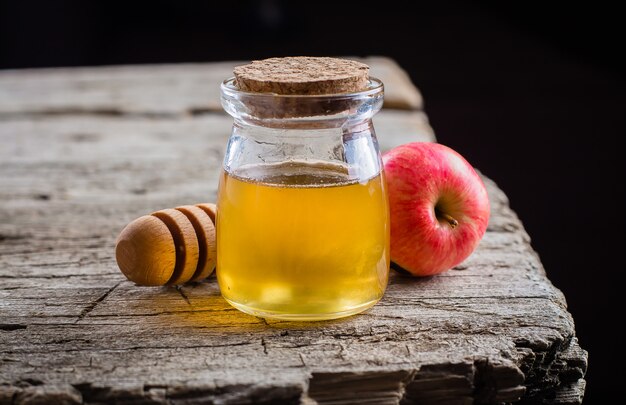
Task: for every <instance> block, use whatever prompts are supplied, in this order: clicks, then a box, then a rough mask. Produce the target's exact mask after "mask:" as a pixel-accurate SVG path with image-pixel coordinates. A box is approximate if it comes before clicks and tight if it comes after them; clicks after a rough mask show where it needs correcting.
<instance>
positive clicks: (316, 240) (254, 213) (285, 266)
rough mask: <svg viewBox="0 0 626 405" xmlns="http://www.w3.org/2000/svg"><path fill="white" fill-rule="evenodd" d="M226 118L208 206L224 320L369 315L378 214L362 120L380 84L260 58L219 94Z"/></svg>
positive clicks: (380, 236) (383, 266)
mask: <svg viewBox="0 0 626 405" xmlns="http://www.w3.org/2000/svg"><path fill="white" fill-rule="evenodd" d="M221 96H222V105H223V106H224V109H225V110H226V111H227V112H228V113H229V114H230V115H231V116H232V117H233V118H234V124H233V127H232V134H231V137H230V139H229V142H228V146H227V150H226V154H225V157H224V162H223V171H222V175H221V179H220V184H219V191H218V201H217V212H218V213H217V219H216V223H217V257H218V259H217V278H218V282H219V285H220V289H221V292H222V295H223V297H224V298H225V299H226V300H227V301H228V302H229V303H230V304H231V305H232V306H233V307H235V308H237V309H239V310H241V311H243V312H246V313H249V314H252V315H255V316H260V317H265V318H278V319H286V320H325V319H334V318H340V317H344V316H348V315H352V314H355V313H358V312H361V311H364V310H365V309H367V308H370V307H371V306H373V305H374V304H375V303H377V302H378V301H379V300H380V299H381V297H382V296H383V293H384V292H385V288H386V286H387V280H388V275H389V207H388V199H387V194H386V187H385V179H384V175H383V171H382V168H383V165H382V161H381V157H380V152H379V147H378V143H377V140H376V135H375V132H374V127H373V125H372V116H373V115H374V114H375V113H376V112H377V111H379V110H380V108H381V106H382V103H383V84H382V83H381V82H380V81H379V80H377V79H375V78H373V77H370V76H369V71H368V67H367V66H366V65H364V64H362V63H359V62H355V61H348V60H343V59H334V58H308V57H291V58H272V59H266V60H263V61H256V62H253V63H251V64H249V65H244V66H240V67H237V68H235V77H233V78H231V79H228V80H225V81H224V82H223V83H222V85H221Z"/></svg>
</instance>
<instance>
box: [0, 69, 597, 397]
mask: <svg viewBox="0 0 626 405" xmlns="http://www.w3.org/2000/svg"><path fill="white" fill-rule="evenodd" d="M365 61H366V63H369V64H370V65H371V66H372V72H373V75H375V76H378V77H380V78H381V79H382V80H383V81H384V82H385V85H386V99H385V108H384V109H383V110H382V111H381V112H380V113H379V114H378V115H377V116H376V117H375V120H374V124H375V126H376V129H377V133H378V137H379V140H380V142H381V145H382V147H383V149H388V148H390V147H393V146H395V145H398V144H401V143H405V142H410V141H413V140H421V141H432V140H434V135H433V132H432V130H431V128H430V126H429V125H428V121H427V119H426V116H425V115H424V113H423V112H422V111H421V109H422V99H421V96H420V94H419V92H418V91H417V89H415V87H414V86H413V85H412V84H411V82H410V80H409V78H408V76H407V75H406V73H405V72H403V71H402V70H401V69H400V68H399V67H398V66H397V65H396V64H395V63H394V62H393V61H391V60H389V59H385V58H377V57H373V58H366V60H365ZM233 64H234V63H233V62H224V63H216V64H196V65H162V66H134V67H106V68H80V69H58V70H54V69H48V70H30V71H4V72H0V404H4V403H7V404H11V403H15V404H25V403H67V404H80V403H85V404H87V403H112V402H115V403H133V404H139V403H142V404H143V403H146V404H147V403H173V404H191V403H194V404H196V403H215V404H231V403H302V404H314V403H319V404H350V403H355V404H365V403H372V404H395V403H398V402H402V403H420V404H431V403H432V404H472V403H503V402H504V403H506V402H515V401H518V400H520V399H521V402H522V403H555V404H577V403H580V402H581V400H582V395H583V393H584V387H585V381H584V374H585V370H586V365H587V354H586V352H585V351H583V350H581V348H580V347H579V346H578V343H577V340H576V334H575V329H574V322H573V320H572V317H571V316H570V314H569V313H568V312H567V307H566V303H565V298H564V297H563V295H562V294H561V292H560V291H559V290H557V289H556V288H555V287H554V286H553V285H552V284H551V283H550V281H549V280H548V279H547V278H546V275H545V272H544V269H543V267H542V265H541V262H540V260H539V258H538V256H537V254H536V253H535V252H534V251H533V249H532V248H531V246H530V244H529V237H528V235H527V234H526V232H525V231H524V228H523V226H522V224H521V223H520V221H519V220H518V218H517V216H516V215H515V213H514V212H513V211H511V209H510V208H509V205H508V201H507V198H506V196H505V195H504V193H503V192H502V191H501V190H499V189H498V188H497V186H496V185H495V184H494V183H493V182H491V181H490V180H488V179H486V180H485V181H486V184H487V188H488V190H489V195H490V199H491V203H492V213H491V219H490V224H489V228H488V231H487V234H486V235H485V237H484V239H483V241H482V242H481V244H480V246H479V247H478V249H477V250H476V252H475V253H474V254H473V255H472V256H471V257H470V258H469V259H468V260H466V262H465V263H463V264H462V265H460V266H458V267H456V268H455V269H453V270H451V271H449V272H447V273H444V274H442V275H440V276H436V277H430V278H422V279H413V278H406V277H403V276H399V275H397V274H395V273H393V272H392V276H391V279H390V284H389V288H388V290H387V292H386V294H385V297H384V298H383V300H382V301H381V302H380V303H379V304H378V305H376V306H375V307H374V308H372V309H370V310H368V311H366V312H365V313H363V314H359V315H356V316H353V317H350V318H347V319H342V320H336V321H327V322H317V323H296V322H284V321H270V320H267V321H266V320H263V319H260V318H256V317H253V316H249V315H246V314H243V313H241V312H239V311H237V310H235V309H233V308H231V307H229V306H228V304H227V303H226V302H225V301H224V300H223V299H222V298H221V296H220V294H219V288H218V285H217V283H216V281H215V278H214V277H212V278H211V279H209V280H208V281H206V282H203V283H199V284H193V285H186V286H183V287H181V288H173V287H172V288H149V287H138V286H135V285H134V284H133V283H131V282H129V281H126V279H125V278H124V277H123V276H122V274H121V273H120V272H119V271H118V269H117V266H116V264H115V259H114V244H115V238H116V236H117V234H118V233H119V231H120V230H121V229H122V228H123V227H124V225H125V224H126V223H127V222H129V221H130V220H132V219H134V218H136V217H138V216H141V215H143V214H146V213H149V212H152V211H154V210H157V209H161V208H167V207H174V206H177V205H183V204H190V203H196V202H204V201H211V200H215V194H216V186H217V177H218V174H219V170H220V167H221V160H222V155H223V151H224V148H225V143H226V140H227V138H228V136H229V131H230V126H231V123H232V120H231V118H230V117H229V116H227V115H226V114H225V113H224V112H223V111H222V110H221V107H220V104H219V83H220V82H221V80H223V79H224V78H226V77H228V76H230V75H231V72H232V66H233Z"/></svg>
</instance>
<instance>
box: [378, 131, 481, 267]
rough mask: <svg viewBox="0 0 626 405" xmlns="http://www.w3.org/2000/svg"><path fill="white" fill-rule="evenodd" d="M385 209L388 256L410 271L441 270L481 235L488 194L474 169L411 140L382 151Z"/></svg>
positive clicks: (455, 155)
mask: <svg viewBox="0 0 626 405" xmlns="http://www.w3.org/2000/svg"><path fill="white" fill-rule="evenodd" d="M383 162H384V164H385V178H386V179H387V185H388V188H389V205H390V211H391V261H392V262H393V263H395V264H396V265H397V266H399V267H401V268H402V269H404V270H406V271H408V272H409V273H411V274H413V275H415V276H429V275H433V274H437V273H441V272H443V271H446V270H448V269H450V268H452V267H454V266H456V265H457V264H459V263H461V262H462V261H463V260H465V258H467V257H468V256H469V255H470V254H471V253H472V252H473V251H474V249H475V248H476V246H477V245H478V242H480V239H481V238H482V236H483V235H484V234H485V230H486V229H487V222H488V221H489V198H488V197H487V190H486V189H485V185H484V184H483V182H482V180H481V179H480V177H479V176H478V174H476V171H474V168H472V166H471V165H470V164H469V163H468V162H467V161H466V160H465V159H464V158H463V157H462V156H461V155H460V154H458V153H457V152H455V151H454V150H452V149H450V148H449V147H447V146H444V145H441V144H437V143H422V142H414V143H408V144H405V145H401V146H398V147H396V148H394V149H392V150H390V151H388V152H387V153H385V154H384V155H383Z"/></svg>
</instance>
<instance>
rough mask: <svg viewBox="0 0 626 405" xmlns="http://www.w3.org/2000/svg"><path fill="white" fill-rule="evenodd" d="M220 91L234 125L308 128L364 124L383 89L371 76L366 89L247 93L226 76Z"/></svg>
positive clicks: (377, 107)
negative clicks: (288, 93) (235, 123)
mask: <svg viewBox="0 0 626 405" xmlns="http://www.w3.org/2000/svg"><path fill="white" fill-rule="evenodd" d="M221 94H222V99H221V100H222V105H223V107H224V109H225V110H226V112H228V113H229V114H230V115H232V116H233V118H234V119H235V121H236V122H237V125H240V126H242V127H243V126H257V127H266V128H274V129H293V130H306V131H309V130H316V129H328V128H342V127H353V126H357V125H359V124H366V123H367V122H368V121H369V120H370V119H371V117H372V116H373V115H374V114H376V112H378V111H379V110H380V108H381V107H382V103H383V94H384V91H383V85H382V82H380V81H379V80H378V79H375V78H371V79H370V81H369V85H368V88H367V89H365V90H363V91H360V92H356V93H346V94H327V95H279V94H270V93H249V92H243V91H240V90H238V89H237V88H236V86H235V84H234V79H229V80H226V81H224V83H222V86H221Z"/></svg>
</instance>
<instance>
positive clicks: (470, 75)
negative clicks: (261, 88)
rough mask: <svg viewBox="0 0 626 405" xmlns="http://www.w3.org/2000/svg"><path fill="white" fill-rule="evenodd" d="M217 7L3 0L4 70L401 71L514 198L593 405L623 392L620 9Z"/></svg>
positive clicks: (441, 135)
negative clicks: (264, 65) (335, 66)
mask: <svg viewBox="0 0 626 405" xmlns="http://www.w3.org/2000/svg"><path fill="white" fill-rule="evenodd" d="M210 3H211V2H193V1H152V2H150V3H143V2H134V1H128V2H126V3H125V4H116V3H115V2H104V1H102V2H96V1H62V2H58V1H57V2H52V1H50V2H46V1H41V2H37V1H14V2H3V1H0V68H2V69H7V68H26V67H46V66H82V65H105V64H128V63H134V64H137V63H165V62H202V61H218V60H228V59H238V60H249V59H257V58H265V57H270V56H287V55H320V56H321V55H324V56H332V55H338V56H340V55H357V56H365V55H387V56H390V57H392V58H394V59H396V60H397V61H398V62H399V63H400V65H402V66H403V67H404V68H405V69H406V70H407V71H408V72H409V74H410V75H411V78H412V79H413V81H414V82H415V83H416V84H417V86H418V87H419V88H420V89H421V90H422V92H423V95H424V98H425V100H426V111H427V113H428V115H429V117H430V119H431V122H432V125H433V127H434V128H435V131H436V133H437V137H438V139H439V141H440V142H441V143H444V144H447V145H449V146H451V147H453V148H454V149H456V150H458V151H459V152H460V153H461V154H463V155H464V156H465V157H466V158H467V159H468V160H469V161H470V162H471V163H472V164H474V165H475V166H477V167H478V168H480V169H481V170H482V171H483V172H484V173H485V174H487V175H488V176H490V177H491V178H493V179H494V180H495V181H496V182H497V183H498V184H499V185H500V186H501V187H502V188H503V189H504V190H505V192H506V193H507V194H508V196H509V197H510V199H511V205H512V207H513V209H515V210H516V211H517V212H518V214H519V216H520V217H521V218H522V221H523V222H524V224H525V226H526V228H527V230H528V233H529V234H530V235H531V237H532V243H533V246H534V247H535V249H536V250H537V251H538V252H539V254H540V256H541V259H542V261H543V263H544V265H545V267H546V269H547V272H548V275H549V277H550V279H551V280H552V281H553V282H554V284H556V286H557V287H559V288H560V289H562V290H563V292H564V293H565V296H566V297H567V300H568V303H569V308H570V310H571V312H572V314H573V315H574V319H575V321H576V326H577V332H578V336H579V339H580V342H581V345H582V347H583V348H585V349H587V350H589V352H590V365H589V372H588V375H587V380H588V386H587V396H586V401H585V402H587V403H595V402H598V401H599V398H601V397H602V398H605V395H610V394H616V395H617V393H618V392H619V391H621V387H620V385H619V382H618V381H617V379H618V377H619V378H621V376H619V375H618V374H612V372H611V367H610V366H611V364H612V363H617V361H618V359H617V356H618V353H619V352H620V351H621V350H622V348H621V346H620V345H621V341H622V336H621V330H622V329H623V328H622V325H621V321H619V319H621V316H620V315H621V312H620V308H621V305H619V306H618V297H617V292H618V290H621V287H620V284H619V282H618V276H619V275H620V273H622V272H623V270H624V262H623V255H624V246H625V245H624V216H623V213H622V211H623V209H624V207H625V204H624V159H623V153H624V148H623V146H622V143H621V141H622V140H623V138H624V135H625V133H626V122H625V113H626V108H625V107H626V102H625V97H624V96H625V89H626V83H625V74H624V72H625V71H626V69H624V68H625V66H624V64H623V61H622V60H621V54H622V53H623V52H624V41H623V37H624V36H623V34H624V33H623V31H622V28H620V22H619V21H618V16H619V13H618V12H617V11H616V10H613V9H611V8H609V7H607V6H605V5H603V4H601V3H593V5H590V4H586V5H585V6H582V5H581V6H573V5H571V4H568V5H566V4H565V3H563V4H558V3H554V2H538V1H530V2H529V1H525V2H523V3H522V2H519V3H515V2H513V3H511V2H507V3H506V5H503V3H504V2H495V1H494V2H461V1H454V0H445V1H434V2H432V3H416V5H415V7H413V8H415V9H416V10H417V11H415V12H411V11H409V10H408V9H407V8H406V6H405V5H404V2H398V1H393V0H385V1H381V2H379V3H374V4H372V5H365V4H363V2H354V3H347V2H346V3H342V2H339V1H332V2H319V1H314V2H295V1H294V2H288V1H260V2H239V3H238V4H234V3H235V2H226V1H224V2H223V4H222V5H215V4H210ZM227 3H233V4H228V5H227ZM546 4H551V6H552V7H551V8H546ZM603 314H608V315H609V319H614V322H616V323H615V324H607V323H604V322H603V321H602V320H601V316H602V315H603ZM611 317H614V318H611ZM619 356H621V355H619ZM616 398H619V397H616Z"/></svg>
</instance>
